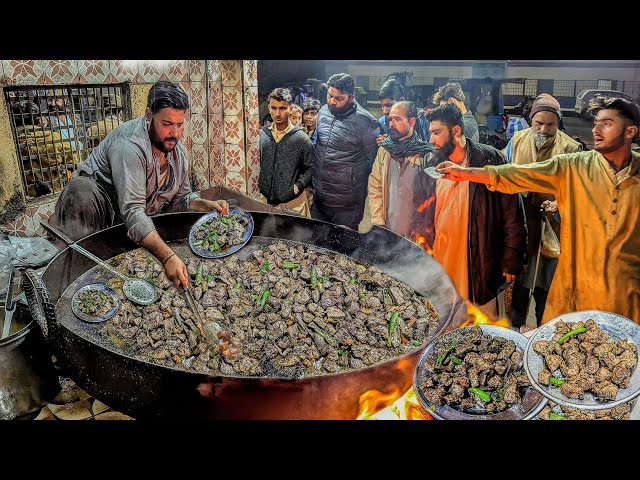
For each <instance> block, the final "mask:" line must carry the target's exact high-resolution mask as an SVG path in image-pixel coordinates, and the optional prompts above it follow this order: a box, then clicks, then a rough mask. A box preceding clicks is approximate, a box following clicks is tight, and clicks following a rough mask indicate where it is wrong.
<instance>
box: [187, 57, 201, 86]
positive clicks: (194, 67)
mask: <svg viewBox="0 0 640 480" xmlns="http://www.w3.org/2000/svg"><path fill="white" fill-rule="evenodd" d="M187 63H188V65H187V67H188V68H189V79H190V80H191V81H192V82H204V81H205V64H204V60H187Z"/></svg>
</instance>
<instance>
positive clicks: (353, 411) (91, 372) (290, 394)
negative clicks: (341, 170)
mask: <svg viewBox="0 0 640 480" xmlns="http://www.w3.org/2000/svg"><path fill="white" fill-rule="evenodd" d="M236 197H238V196H237V195H236ZM240 200H242V199H240ZM238 203H239V204H240V206H242V201H240V202H238ZM252 215H253V218H254V221H255V230H254V237H253V239H252V240H251V241H250V242H249V244H248V245H247V246H246V247H244V248H243V249H242V250H240V251H239V252H237V253H236V254H234V255H238V256H239V257H240V258H244V257H243V256H242V254H243V252H245V254H246V251H248V250H249V249H250V246H251V244H252V243H254V242H261V241H267V242H268V241H275V239H284V240H291V241H297V242H301V243H305V244H309V245H316V246H319V247H324V248H327V249H330V250H334V251H337V252H340V253H343V254H345V255H347V256H349V257H351V258H353V259H354V260H356V261H359V262H363V263H369V264H373V265H375V266H377V267H379V268H380V269H381V270H382V271H384V272H385V273H388V274H390V275H392V276H394V277H395V278H397V279H398V280H400V281H403V282H405V283H407V284H408V285H410V286H412V287H413V288H414V289H415V290H416V291H418V292H419V293H422V294H424V295H426V296H427V297H428V298H429V299H430V300H431V301H432V303H433V304H434V306H435V307H436V309H437V310H438V312H439V315H440V319H439V322H438V324H437V325H436V326H435V327H433V328H432V329H431V330H430V331H429V339H428V340H429V341H430V340H432V339H433V338H435V337H436V336H437V335H438V334H439V333H440V332H442V331H443V330H444V329H445V327H446V326H447V325H449V323H451V322H452V320H453V319H454V316H455V317H457V316H459V315H465V312H466V309H465V308H464V306H463V301H462V299H461V298H460V297H459V295H458V294H457V292H456V291H455V288H454V287H453V284H452V282H451V280H450V279H449V278H448V277H447V275H446V274H445V273H444V270H443V269H442V267H441V266H440V265H439V264H438V263H437V262H436V261H435V260H433V258H432V257H431V256H430V255H428V254H427V253H426V252H424V251H423V250H422V249H421V248H420V247H418V246H417V245H415V244H414V243H412V242H410V241H408V240H406V239H404V238H403V237H400V236H398V235H395V234H394V233H392V232H390V231H388V230H386V229H384V228H379V227H374V228H373V229H372V230H371V231H370V232H368V233H366V234H360V233H358V232H355V231H352V230H349V229H346V228H343V227H339V226H336V225H333V224H329V223H326V222H320V221H316V220H310V219H307V218H302V217H297V216H292V215H280V214H275V213H261V212H252ZM200 216H201V214H198V213H175V214H165V215H158V216H155V217H153V221H154V224H155V227H156V229H157V231H158V232H159V234H160V236H161V237H162V238H163V239H165V240H166V241H174V240H184V239H185V238H187V236H188V231H189V228H190V226H191V225H192V224H193V223H194V222H195V221H196V220H197V219H198V218H199V217H200ZM126 238H127V237H126V230H125V227H124V225H117V226H115V227H111V228H109V229H106V230H103V231H101V232H98V233H95V234H93V235H90V236H88V237H86V238H84V239H82V240H80V241H79V243H80V244H81V245H82V246H83V247H85V248H87V249H88V250H90V251H92V252H94V253H95V254H97V255H98V256H99V257H101V258H103V259H108V258H111V257H113V256H115V255H118V254H120V253H123V252H125V251H127V250H130V249H132V248H135V247H136V246H135V245H134V244H133V243H132V242H129V241H128V240H126ZM93 266H94V264H93V263H92V262H90V261H89V260H87V259H86V258H85V257H82V256H80V255H79V254H78V253H76V252H75V251H73V250H71V249H68V248H67V249H65V250H63V251H62V252H60V254H58V256H57V257H56V258H55V259H54V260H53V261H52V262H51V263H50V264H49V265H48V266H47V268H46V270H45V272H44V273H43V275H42V280H41V279H40V278H38V277H37V276H36V275H34V274H33V272H30V271H27V272H25V278H26V279H27V282H26V283H25V290H27V293H28V295H29V297H30V306H31V307H32V312H33V314H34V317H35V318H36V319H37V320H38V321H39V322H40V323H41V324H42V325H43V329H44V331H45V333H46V335H47V337H48V340H49V342H50V344H51V345H52V347H53V349H54V353H55V355H56V357H57V358H58V360H59V361H61V362H62V364H63V367H64V368H66V369H67V370H68V374H69V376H70V377H71V378H72V379H73V380H74V381H76V383H78V384H79V385H80V386H81V387H82V388H83V389H85V390H86V391H87V392H89V393H90V394H91V395H93V396H95V397H96V398H98V399H100V400H101V401H103V402H104V403H106V404H107V405H109V406H111V407H113V408H115V409H117V410H120V411H122V412H124V413H127V414H129V415H132V416H133V417H136V418H141V417H148V416H154V415H164V416H172V417H182V418H184V417H197V418H225V419H254V418H261V419H282V418H296V419H330V418H331V419H354V418H355V417H356V416H357V414H358V399H359V397H360V395H362V394H363V393H364V392H366V391H367V390H370V389H376V390H379V391H381V392H385V393H389V392H392V391H398V392H400V391H406V390H407V389H408V388H409V387H410V386H411V384H412V377H413V371H414V368H415V366H416V363H417V360H418V357H419V356H420V353H421V352H422V349H417V350H415V351H413V352H411V353H410V354H406V355H403V356H401V357H397V358H395V359H391V360H388V361H386V362H383V363H379V364H376V365H372V366H369V367H365V368H361V369H356V370H351V371H347V372H342V373H338V374H331V375H322V376H316V377H307V378H302V379H295V380H290V379H279V378H254V377H229V376H208V375H204V374H200V373H196V372H192V371H186V370H181V369H177V368H170V367H165V366H162V365H157V364H152V363H150V362H146V361H140V360H137V359H135V358H131V357H128V356H126V355H124V354H122V353H121V352H119V351H117V350H116V349H115V347H113V346H112V345H110V344H108V343H107V342H105V341H104V340H102V339H100V338H97V337H96V336H94V335H93V334H92V330H91V329H92V328H93V325H91V324H86V323H84V322H81V321H80V320H78V319H77V318H76V317H75V316H74V315H73V314H72V312H71V308H70V305H69V298H70V294H72V293H73V291H75V290H76V289H77V288H79V287H80V286H82V285H84V284H86V283H90V281H91V279H90V278H89V277H90V275H84V274H85V273H86V272H87V271H88V270H89V269H91V268H92V267H93ZM72 284H73V285H72ZM70 285H71V288H70V289H69V291H68V292H65V290H66V289H67V287H69V286H70ZM456 320H457V319H456ZM428 343H429V342H428V341H427V342H425V344H424V345H423V348H424V347H425V346H426V345H427V344H428Z"/></svg>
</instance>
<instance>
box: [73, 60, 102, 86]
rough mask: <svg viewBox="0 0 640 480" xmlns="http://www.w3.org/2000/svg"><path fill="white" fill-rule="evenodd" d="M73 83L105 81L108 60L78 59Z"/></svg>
mask: <svg viewBox="0 0 640 480" xmlns="http://www.w3.org/2000/svg"><path fill="white" fill-rule="evenodd" d="M77 66H78V74H77V75H76V78H75V79H74V83H105V81H106V79H107V75H109V73H110V71H109V60H78V63H77Z"/></svg>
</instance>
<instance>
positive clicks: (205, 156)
mask: <svg viewBox="0 0 640 480" xmlns="http://www.w3.org/2000/svg"><path fill="white" fill-rule="evenodd" d="M191 152H192V153H191V167H192V170H193V172H194V173H204V172H205V171H206V170H208V169H209V152H208V151H207V148H206V147H205V146H204V145H199V144H194V145H193V148H192V150H191Z"/></svg>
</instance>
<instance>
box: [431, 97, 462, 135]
mask: <svg viewBox="0 0 640 480" xmlns="http://www.w3.org/2000/svg"><path fill="white" fill-rule="evenodd" d="M427 120H429V122H436V121H437V122H442V123H445V124H447V125H448V126H449V128H450V129H451V128H453V127H455V126H456V125H458V126H459V127H460V131H461V132H462V134H463V135H464V122H463V121H462V112H461V111H460V109H459V108H458V106H457V105H454V104H453V103H445V104H444V105H439V106H437V107H435V108H434V109H432V110H430V111H429V113H427Z"/></svg>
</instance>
